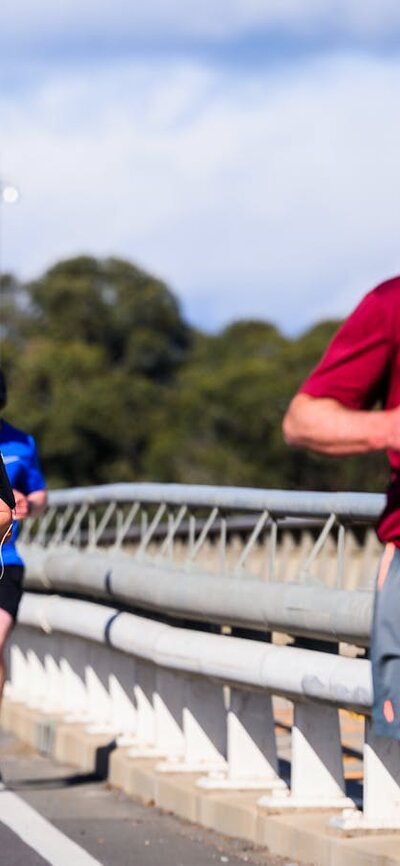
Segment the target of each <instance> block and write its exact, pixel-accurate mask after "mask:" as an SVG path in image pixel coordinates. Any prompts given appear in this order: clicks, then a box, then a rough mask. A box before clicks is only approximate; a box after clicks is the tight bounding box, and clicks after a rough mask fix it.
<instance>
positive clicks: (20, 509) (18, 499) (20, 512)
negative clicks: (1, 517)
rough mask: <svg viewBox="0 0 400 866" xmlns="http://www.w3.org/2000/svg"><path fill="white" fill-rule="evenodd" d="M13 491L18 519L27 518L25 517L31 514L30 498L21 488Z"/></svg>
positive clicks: (15, 514) (15, 512)
mask: <svg viewBox="0 0 400 866" xmlns="http://www.w3.org/2000/svg"><path fill="white" fill-rule="evenodd" d="M13 493H14V498H15V509H14V517H15V519H16V520H25V517H28V515H29V502H28V498H27V497H26V496H25V495H24V493H21V491H20V490H13Z"/></svg>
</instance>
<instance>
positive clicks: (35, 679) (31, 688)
mask: <svg viewBox="0 0 400 866" xmlns="http://www.w3.org/2000/svg"><path fill="white" fill-rule="evenodd" d="M26 660H27V664H28V672H29V681H28V691H27V693H28V700H27V705H28V707H32V709H35V708H37V707H42V703H43V701H44V700H45V698H46V693H47V683H46V671H45V667H44V660H42V659H40V658H39V655H38V653H37V650H36V648H35V649H28V652H27V654H26Z"/></svg>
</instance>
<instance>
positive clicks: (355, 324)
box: [283, 277, 400, 739]
mask: <svg viewBox="0 0 400 866" xmlns="http://www.w3.org/2000/svg"><path fill="white" fill-rule="evenodd" d="M377 403H379V404H380V406H381V407H382V408H381V409H379V410H377V411H376V410H374V411H372V410H373V409H374V407H376V405H377ZM283 431H284V435H285V439H286V441H287V442H288V443H289V444H291V445H296V446H300V447H304V448H309V449H311V450H313V451H317V452H319V453H321V454H328V455H329V454H331V455H333V456H340V455H348V454H362V453H366V452H368V451H379V450H382V449H385V450H387V452H388V458H389V463H390V470H391V472H390V484H389V488H388V494H387V506H386V508H385V511H384V512H383V514H382V516H381V518H380V520H379V524H378V536H379V538H380V540H381V541H382V542H384V543H385V544H386V549H385V554H384V556H383V559H382V563H381V567H380V572H379V575H378V581H377V592H376V596H375V611H374V625H373V633H372V641H371V661H372V673H373V680H374V708H373V719H374V728H375V732H376V733H377V734H379V735H381V736H387V737H392V738H395V739H400V277H396V278H395V279H392V280H388V281H387V282H385V283H382V284H381V285H380V286H378V287H377V288H376V289H374V290H373V291H372V292H370V293H369V294H368V295H366V296H365V298H364V299H363V300H362V301H361V303H360V304H359V306H358V307H357V308H356V309H355V311H354V312H353V313H352V314H351V315H350V316H349V318H348V319H347V320H346V322H345V323H344V325H342V327H341V328H340V330H339V331H338V333H337V334H336V336H335V337H334V339H333V340H332V342H331V344H330V345H329V347H328V349H327V351H326V353H325V355H324V357H323V358H322V360H321V361H320V363H319V364H318V366H317V367H316V368H315V370H314V371H313V372H312V373H311V375H310V377H309V378H308V379H307V380H306V382H304V384H303V385H302V387H301V388H300V390H299V392H298V394H296V396H295V397H294V399H293V400H292V402H291V404H290V406H289V409H288V411H287V413H286V416H285V419H284V422H283Z"/></svg>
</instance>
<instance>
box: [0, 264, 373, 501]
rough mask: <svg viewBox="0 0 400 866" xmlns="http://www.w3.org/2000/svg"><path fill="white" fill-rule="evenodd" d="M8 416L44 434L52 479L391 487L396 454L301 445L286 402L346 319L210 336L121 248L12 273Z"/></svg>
mask: <svg viewBox="0 0 400 866" xmlns="http://www.w3.org/2000/svg"><path fill="white" fill-rule="evenodd" d="M1 302H2V304H1V307H2V309H1V321H0V340H1V349H2V366H3V368H4V370H5V373H6V376H7V379H8V384H9V404H8V406H7V412H6V413H5V414H6V417H7V419H8V420H9V421H10V422H11V423H13V424H15V425H16V426H20V427H22V428H24V429H26V430H28V431H29V432H31V433H33V435H34V436H35V437H36V439H37V442H38V445H39V451H40V455H41V461H42V465H43V469H44V471H45V474H46V477H47V479H48V482H49V485H50V486H51V487H65V486H80V485H86V484H100V483H107V482H117V481H144V480H153V481H160V482H182V483H200V484H203V483H204V484H218V485H245V486H253V487H273V488H292V489H313V490H371V491H372V490H381V489H383V487H384V486H385V482H386V476H387V469H386V461H385V458H384V455H370V456H368V457H362V458H360V457H354V458H347V459H346V460H344V459H340V460H337V459H332V458H329V459H328V458H323V457H320V456H316V455H311V454H307V453H304V452H302V451H298V450H296V449H289V448H288V447H287V446H286V445H285V443H284V441H283V439H282V433H281V422H282V417H283V414H284V412H285V409H286V407H287V405H288V403H289V401H290V399H291V397H292V395H293V394H294V392H295V391H296V389H297V387H298V386H299V384H300V383H301V382H302V381H303V379H304V378H305V377H306V375H307V374H308V372H309V371H310V370H311V368H312V367H313V366H314V365H315V364H316V363H317V361H318V359H319V358H320V356H321V354H322V352H323V351H324V349H325V347H326V345H327V343H328V341H329V340H330V339H331V337H332V335H333V334H334V332H335V330H336V329H337V327H338V325H339V322H336V321H324V322H321V323H319V324H317V325H315V326H314V327H312V328H310V329H309V330H307V331H306V332H305V333H303V334H302V335H301V336H299V337H297V338H295V339H289V338H288V337H286V336H284V335H283V334H282V333H280V331H279V330H278V329H277V328H276V327H275V326H274V325H273V324H271V323H270V322H268V321H255V320H254V321H253V320H249V321H237V322H234V323H233V324H231V325H229V326H227V327H226V328H224V329H223V330H222V331H221V332H220V333H218V334H215V335H211V334H207V333H204V332H202V331H200V330H198V329H196V328H193V327H192V326H190V325H189V324H188V322H187V321H186V320H185V318H184V316H183V314H182V311H181V308H180V305H179V302H178V300H177V298H176V297H175V295H174V294H173V293H172V292H171V290H170V289H169V288H168V286H166V285H165V284H164V283H163V282H161V281H160V280H158V279H156V278H155V277H153V276H152V275H151V274H148V273H146V272H144V271H143V270H141V269H140V268H138V267H136V266H135V265H134V264H132V263H130V262H127V261H123V260H120V259H117V258H109V259H105V260H101V259H95V258H93V257H89V256H80V257H77V258H73V259H69V260H66V261H61V262H59V263H58V264H56V265H55V266H54V267H52V268H50V269H49V270H47V271H46V273H44V274H43V276H41V277H40V279H38V280H35V281H34V282H29V283H24V282H22V281H20V280H18V279H17V278H16V277H14V276H12V275H7V276H3V277H2V280H1Z"/></svg>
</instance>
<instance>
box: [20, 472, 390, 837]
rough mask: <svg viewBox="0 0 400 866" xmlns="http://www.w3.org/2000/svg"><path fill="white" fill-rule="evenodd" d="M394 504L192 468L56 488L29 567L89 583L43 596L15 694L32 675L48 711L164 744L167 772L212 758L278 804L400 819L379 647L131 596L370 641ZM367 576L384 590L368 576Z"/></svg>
mask: <svg viewBox="0 0 400 866" xmlns="http://www.w3.org/2000/svg"><path fill="white" fill-rule="evenodd" d="M383 504H384V500H383V497H380V496H369V495H366V494H364V495H362V494H326V495H325V494H312V493H305V494H303V493H290V492H285V491H257V490H238V489H235V488H210V487H191V486H189V487H186V486H183V485H182V486H181V485H109V486H105V487H100V488H83V489H81V490H72V491H57V492H55V493H52V494H51V496H50V502H49V507H48V509H47V512H46V513H45V514H44V515H43V516H42V518H41V519H40V520H39V521H36V522H32V521H31V522H28V521H27V522H26V523H25V526H24V528H23V532H22V539H21V540H22V547H23V552H24V555H25V557H26V559H27V565H28V583H30V585H31V586H34V587H36V588H41V589H42V590H46V592H47V593H52V592H54V591H55V590H56V591H57V592H59V591H66V592H69V593H72V594H74V595H75V596H77V595H78V596H86V598H85V599H83V598H81V599H80V600H79V599H77V598H74V599H66V598H59V597H54V596H52V595H49V594H48V595H47V596H45V597H44V596H43V595H42V594H36V595H33V594H30V593H27V594H26V595H25V598H24V600H23V604H22V606H21V615H20V620H19V624H18V627H17V629H16V632H15V633H14V648H13V654H12V666H11V667H12V676H11V683H10V686H9V696H10V697H11V699H13V700H19V699H20V696H21V694H24V693H26V692H28V694H29V695H30V699H29V700H30V703H31V704H32V703H33V704H34V703H35V702H36V704H37V705H38V706H40V707H41V709H42V710H43V709H44V710H46V709H47V710H48V711H49V712H50V711H53V712H54V711H55V710H56V711H61V712H64V713H66V718H67V719H69V720H70V721H73V720H75V721H76V719H77V718H80V719H84V720H86V722H90V723H91V724H92V725H93V724H95V725H97V726H98V725H99V724H100V725H104V724H105V725H109V728H110V731H112V732H114V733H115V732H116V733H119V734H120V735H123V736H124V737H125V738H126V737H128V738H129V737H131V738H132V739H131V743H132V746H133V747H132V749H131V751H130V752H129V754H130V755H131V756H132V757H135V756H136V757H144V756H147V757H153V758H154V757H157V758H159V757H160V756H162V755H163V756H164V761H163V762H161V764H160V765H159V771H160V772H174V773H176V772H183V773H185V772H193V773H196V772H197V773H201V774H202V778H200V779H199V780H198V783H197V784H198V785H199V786H200V787H204V788H206V789H213V788H225V789H239V790H240V789H253V788H254V789H263V790H264V792H267V793H264V796H263V797H262V798H261V799H260V801H259V802H260V805H261V806H266V807H268V808H272V809H274V808H277V809H278V810H279V811H282V810H284V809H286V808H312V809H316V808H324V809H345V810H346V808H347V809H348V810H350V811H349V812H347V813H346V812H345V813H344V814H343V817H342V818H340V819H339V820H338V821H337V822H336V823H337V824H338V825H339V826H341V827H343V828H345V829H351V828H354V827H355V828H362V827H367V828H374V827H378V828H383V827H396V828H398V827H400V806H399V803H400V764H399V760H398V750H396V749H397V746H398V744H397V743H393V744H392V743H390V742H389V743H388V742H387V741H382V738H376V737H374V735H373V733H372V730H371V726H370V722H369V719H368V716H369V710H370V704H371V697H372V690H371V674H370V663H369V661H367V660H366V659H360V658H354V659H351V658H345V657H343V656H341V655H335V654H334V653H320V652H315V651H314V650H312V649H298V648H294V647H287V646H276V645H274V644H273V643H272V644H271V643H266V642H259V641H254V640H244V639H242V638H241V639H238V638H235V637H234V636H231V635H230V636H227V635H224V634H209V633H207V634H205V633H204V632H201V631H200V630H196V628H192V629H187V628H182V627H181V626H180V627H176V626H173V625H171V624H166V623H165V622H159V621H154V620H153V621H151V620H149V619H146V618H144V617H141V616H137V615H135V614H133V613H132V612H129V611H127V610H126V606H127V605H130V604H136V605H140V606H141V607H143V608H148V609H152V610H155V611H158V612H160V613H164V614H165V612H169V613H174V614H175V615H177V616H180V617H185V618H191V617H192V618H194V619H196V620H199V619H203V620H205V621H207V622H210V621H211V622H218V623H220V624H226V623H229V624H233V625H235V624H239V625H249V626H251V627H252V628H259V629H263V630H267V629H268V630H282V631H287V632H289V633H291V634H295V633H298V634H303V635H307V636H311V637H313V636H318V637H328V638H329V639H331V640H335V641H337V640H339V639H342V640H348V641H349V642H353V643H367V642H368V634H369V627H370V619H371V600H372V592H371V586H370V575H371V576H372V574H373V571H374V570H375V567H376V561H377V558H378V556H379V546H378V545H377V544H376V542H375V541H374V536H373V529H372V527H373V523H374V521H375V520H376V518H377V516H378V514H379V511H380V510H381V508H382V505H383ZM161 528H162V531H161ZM133 529H135V531H134V532H133V531H132V530H133ZM110 541H111V543H110ZM366 571H368V575H366V573H365V572H366ZM360 575H363V577H364V587H365V586H369V589H367V590H365V589H364V590H363V591H361V590H360V588H358V589H357V588H356V589H354V587H357V586H358V587H359V585H360V580H359V578H360ZM365 577H367V580H365ZM350 586H352V591H349V588H350ZM93 599H101V600H102V601H103V604H102V605H99V604H95V603H93ZM104 602H105V603H104ZM117 602H118V603H119V604H117ZM109 605H110V606H109ZM124 608H125V609H124ZM93 641H94V642H95V643H96V644H97V647H96V650H95V651H93V648H92V644H93ZM127 658H128V659H129V664H128V665H127V664H125V662H124V659H125V660H126V659H127ZM132 661H133V662H134V664H133V665H132ZM276 695H279V696H284V697H286V698H289V699H290V700H291V701H292V702H293V704H294V720H293V727H292V730H291V743H292V748H291V764H292V771H291V785H290V789H289V788H288V785H287V781H286V780H285V779H283V778H282V777H281V776H280V770H279V765H278V761H277V750H276V742H275V733H274V719H273V704H272V696H276ZM339 707H344V708H347V709H351V710H355V711H357V712H358V713H362V714H363V715H365V717H366V742H365V763H364V813H363V814H362V813H360V812H359V811H357V810H355V808H354V803H353V802H352V800H351V799H349V797H348V796H347V794H346V790H345V785H344V778H343V766H342V751H341V741H340V726H339V716H338V708H339ZM383 803H384V806H383V805H382V804H383Z"/></svg>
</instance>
